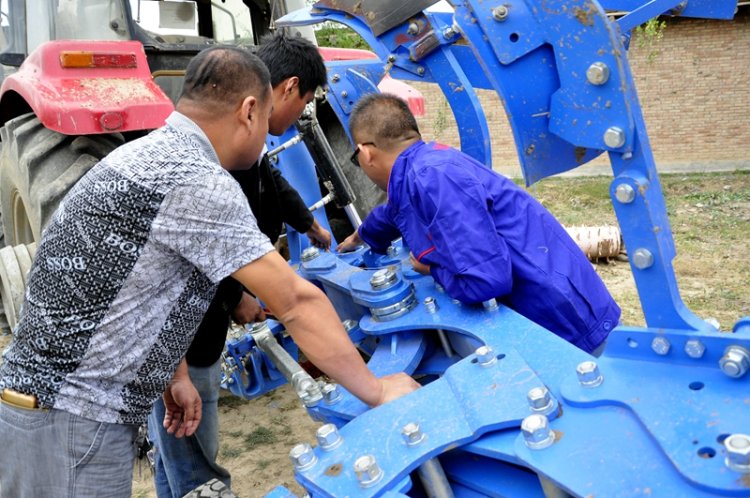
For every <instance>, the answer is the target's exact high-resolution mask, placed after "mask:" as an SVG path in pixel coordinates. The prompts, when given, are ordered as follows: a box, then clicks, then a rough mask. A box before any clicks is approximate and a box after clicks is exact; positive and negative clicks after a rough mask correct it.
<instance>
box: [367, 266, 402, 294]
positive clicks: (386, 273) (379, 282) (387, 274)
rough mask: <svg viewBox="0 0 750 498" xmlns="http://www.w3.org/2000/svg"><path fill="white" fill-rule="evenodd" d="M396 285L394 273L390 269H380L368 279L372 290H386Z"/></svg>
mask: <svg viewBox="0 0 750 498" xmlns="http://www.w3.org/2000/svg"><path fill="white" fill-rule="evenodd" d="M395 283H396V271H395V270H394V269H393V268H391V267H388V268H381V269H380V270H377V271H376V272H375V273H373V274H372V277H370V286H371V287H372V288H373V289H381V290H384V289H387V288H389V287H392V286H393V285H394V284H395Z"/></svg>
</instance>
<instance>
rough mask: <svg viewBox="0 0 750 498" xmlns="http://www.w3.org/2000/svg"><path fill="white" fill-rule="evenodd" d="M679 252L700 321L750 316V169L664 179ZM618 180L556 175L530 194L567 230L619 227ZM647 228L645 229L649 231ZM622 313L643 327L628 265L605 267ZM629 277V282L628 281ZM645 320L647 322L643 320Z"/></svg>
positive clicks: (688, 298)
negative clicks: (613, 190)
mask: <svg viewBox="0 0 750 498" xmlns="http://www.w3.org/2000/svg"><path fill="white" fill-rule="evenodd" d="M660 180H661V186H662V191H663V193H664V198H665V203H666V208H667V212H668V215H669V223H670V226H671V230H672V235H673V239H674V242H675V247H676V251H677V257H676V258H675V260H674V262H673V264H674V268H675V273H676V275H677V280H678V284H679V286H680V288H681V290H682V292H681V295H682V298H683V300H684V302H685V304H687V305H688V307H689V308H690V309H691V310H693V311H694V312H695V313H696V314H697V315H698V316H701V317H704V318H705V317H709V316H712V317H716V318H718V319H719V321H720V322H721V324H722V329H729V328H731V326H732V324H733V323H734V322H735V321H736V320H737V318H739V317H741V316H744V315H750V290H749V289H748V282H750V263H749V262H748V259H747V258H746V256H745V250H744V249H745V247H746V246H747V241H748V240H750V172H746V171H743V172H734V173H711V174H691V175H685V174H675V175H663V176H662V177H661V178H660ZM611 181H612V178H611V177H582V178H549V179H545V180H543V181H541V182H539V183H538V184H536V185H534V186H532V187H531V188H529V189H528V191H529V192H530V193H531V194H532V195H534V196H535V197H536V198H537V199H538V200H539V201H540V202H541V203H542V204H544V206H545V207H547V209H549V210H550V211H551V212H552V213H553V214H554V215H555V216H556V217H557V218H558V219H559V220H560V222H561V223H563V224H565V225H589V226H595V225H609V224H615V223H617V218H616V216H615V212H614V209H613V207H612V202H611V200H610V197H609V187H610V183H611ZM645 228H646V226H645V225H644V229H645ZM598 271H599V273H600V274H601V275H602V278H603V279H604V281H605V282H606V283H607V285H608V287H609V288H610V291H611V292H612V294H613V295H614V297H615V299H616V300H617V301H618V303H620V306H621V307H622V308H623V316H624V317H625V318H626V323H629V322H636V323H632V324H637V325H642V320H643V319H642V315H640V301H639V300H638V296H637V294H636V293H635V292H634V291H633V290H632V285H631V286H630V287H631V289H628V288H627V286H625V285H623V284H622V281H623V280H629V281H630V282H632V275H624V274H623V272H629V271H630V270H629V265H627V263H617V262H615V263H611V264H610V265H609V266H607V265H602V264H600V265H598ZM625 277H627V278H625ZM638 321H640V322H641V323H637V322H638Z"/></svg>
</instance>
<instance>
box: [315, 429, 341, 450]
mask: <svg viewBox="0 0 750 498" xmlns="http://www.w3.org/2000/svg"><path fill="white" fill-rule="evenodd" d="M315 437H316V438H317V439H318V446H319V447H320V449H322V450H324V451H332V450H335V449H336V448H338V447H339V446H341V443H343V442H344V438H342V437H341V434H339V430H338V429H337V428H336V426H335V425H333V424H325V425H322V426H320V427H318V430H317V431H316V432H315Z"/></svg>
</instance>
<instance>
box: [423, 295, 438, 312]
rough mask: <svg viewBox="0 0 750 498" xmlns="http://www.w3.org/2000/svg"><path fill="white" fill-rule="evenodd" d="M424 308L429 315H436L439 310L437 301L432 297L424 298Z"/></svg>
mask: <svg viewBox="0 0 750 498" xmlns="http://www.w3.org/2000/svg"><path fill="white" fill-rule="evenodd" d="M424 307H425V308H427V313H435V312H436V311H437V309H438V305H437V301H435V298H434V297H432V296H430V297H426V298H424Z"/></svg>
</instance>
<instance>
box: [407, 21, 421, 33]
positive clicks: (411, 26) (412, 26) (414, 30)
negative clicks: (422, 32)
mask: <svg viewBox="0 0 750 498" xmlns="http://www.w3.org/2000/svg"><path fill="white" fill-rule="evenodd" d="M406 34H407V35H411V36H414V35H418V34H419V24H417V23H415V22H413V23H411V24H409V28H408V29H407V30H406Z"/></svg>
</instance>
